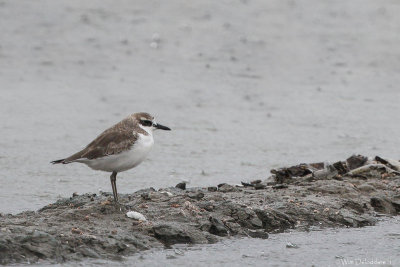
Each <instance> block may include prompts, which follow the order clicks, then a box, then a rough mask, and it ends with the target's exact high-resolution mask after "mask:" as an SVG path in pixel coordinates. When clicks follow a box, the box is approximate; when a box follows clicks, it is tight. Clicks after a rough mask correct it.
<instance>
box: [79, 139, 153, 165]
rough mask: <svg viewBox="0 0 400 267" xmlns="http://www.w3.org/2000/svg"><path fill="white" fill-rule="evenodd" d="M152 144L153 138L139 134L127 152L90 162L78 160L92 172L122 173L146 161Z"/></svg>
mask: <svg viewBox="0 0 400 267" xmlns="http://www.w3.org/2000/svg"><path fill="white" fill-rule="evenodd" d="M153 144H154V140H153V136H152V135H151V134H150V135H142V134H139V138H138V140H136V142H135V144H134V145H133V146H132V148H131V149H130V150H128V151H125V152H122V153H120V154H116V155H110V156H105V157H102V158H97V159H92V160H80V161H79V162H82V163H85V164H86V165H88V166H89V167H90V168H92V169H94V170H101V171H106V172H113V171H115V172H123V171H126V170H129V169H132V168H134V167H136V166H137V165H139V164H140V163H141V162H142V161H143V160H145V159H146V157H147V155H148V154H149V152H150V151H151V149H152V147H153Z"/></svg>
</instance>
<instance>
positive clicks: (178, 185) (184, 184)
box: [175, 182, 186, 190]
mask: <svg viewBox="0 0 400 267" xmlns="http://www.w3.org/2000/svg"><path fill="white" fill-rule="evenodd" d="M175 187H176V188H179V189H182V190H185V189H186V183H185V182H182V183H179V184H177V185H175Z"/></svg>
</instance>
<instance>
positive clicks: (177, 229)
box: [152, 223, 207, 246]
mask: <svg viewBox="0 0 400 267" xmlns="http://www.w3.org/2000/svg"><path fill="white" fill-rule="evenodd" d="M152 232H153V233H154V237H155V238H157V239H158V240H160V241H161V242H163V243H164V244H166V245H167V246H170V245H173V244H177V243H184V244H204V243H207V239H206V238H205V237H204V236H203V235H202V234H201V233H200V232H199V231H198V230H196V229H186V228H184V227H182V226H180V225H179V224H175V223H161V224H158V225H155V226H153V228H152Z"/></svg>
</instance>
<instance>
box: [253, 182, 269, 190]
mask: <svg viewBox="0 0 400 267" xmlns="http://www.w3.org/2000/svg"><path fill="white" fill-rule="evenodd" d="M266 187H267V185H265V184H262V183H258V184H255V185H254V189H256V190H259V189H264V188H266Z"/></svg>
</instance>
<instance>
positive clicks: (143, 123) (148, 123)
mask: <svg viewBox="0 0 400 267" xmlns="http://www.w3.org/2000/svg"><path fill="white" fill-rule="evenodd" d="M140 124H142V125H143V126H151V125H153V122H152V121H149V120H141V121H140Z"/></svg>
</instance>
